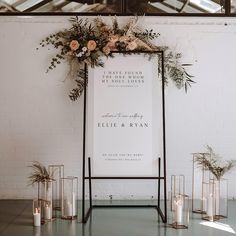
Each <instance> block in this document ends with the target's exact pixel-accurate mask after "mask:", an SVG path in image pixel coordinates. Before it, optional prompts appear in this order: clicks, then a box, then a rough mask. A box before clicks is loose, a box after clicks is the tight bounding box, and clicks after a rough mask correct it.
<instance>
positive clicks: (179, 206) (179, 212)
mask: <svg viewBox="0 0 236 236" xmlns="http://www.w3.org/2000/svg"><path fill="white" fill-rule="evenodd" d="M175 221H176V223H177V224H182V222H183V200H182V199H178V200H177V201H176V202H175Z"/></svg>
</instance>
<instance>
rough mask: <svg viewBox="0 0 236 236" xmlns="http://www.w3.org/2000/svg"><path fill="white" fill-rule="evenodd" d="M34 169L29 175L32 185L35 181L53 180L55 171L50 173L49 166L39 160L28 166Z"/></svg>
mask: <svg viewBox="0 0 236 236" xmlns="http://www.w3.org/2000/svg"><path fill="white" fill-rule="evenodd" d="M28 167H31V168H32V169H33V172H32V173H31V174H30V175H29V177H28V178H29V182H30V185H34V184H35V183H45V182H47V181H51V180H53V173H52V174H49V172H48V170H47V168H46V167H45V166H44V165H43V164H41V163H40V162H38V161H34V162H33V163H32V165H30V166H28Z"/></svg>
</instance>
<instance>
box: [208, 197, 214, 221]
mask: <svg viewBox="0 0 236 236" xmlns="http://www.w3.org/2000/svg"><path fill="white" fill-rule="evenodd" d="M207 216H208V217H210V218H211V219H210V220H213V195H212V194H209V196H208V199H207Z"/></svg>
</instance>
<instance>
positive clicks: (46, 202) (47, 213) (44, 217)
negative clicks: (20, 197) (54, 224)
mask: <svg viewBox="0 0 236 236" xmlns="http://www.w3.org/2000/svg"><path fill="white" fill-rule="evenodd" d="M53 182H54V181H53V180H46V181H43V182H39V183H38V199H39V200H40V201H41V221H42V223H45V222H47V221H51V220H52V219H53V204H52V189H53Z"/></svg>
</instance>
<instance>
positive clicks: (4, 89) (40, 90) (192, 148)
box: [0, 17, 236, 198]
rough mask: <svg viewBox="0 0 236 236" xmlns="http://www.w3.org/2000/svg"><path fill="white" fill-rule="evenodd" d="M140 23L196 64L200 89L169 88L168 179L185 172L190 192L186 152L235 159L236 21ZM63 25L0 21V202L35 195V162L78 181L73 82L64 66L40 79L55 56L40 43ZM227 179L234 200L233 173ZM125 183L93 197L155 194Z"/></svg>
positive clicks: (78, 128)
mask: <svg viewBox="0 0 236 236" xmlns="http://www.w3.org/2000/svg"><path fill="white" fill-rule="evenodd" d="M225 21H227V23H228V26H224V23H225ZM144 23H145V24H147V25H148V27H149V28H154V30H157V31H158V32H160V33H161V37H160V38H159V39H157V44H160V45H164V44H165V45H169V46H170V47H172V48H173V49H175V48H176V49H177V50H179V51H181V52H183V56H184V57H183V62H185V63H193V64H194V66H193V67H191V68H190V73H191V74H193V75H195V78H194V79H195V80H196V81H197V84H195V85H193V87H192V89H191V90H190V91H189V92H188V94H185V93H184V92H183V91H177V90H176V89H175V88H173V86H172V85H170V86H169V87H168V89H167V90H166V92H167V96H166V124H167V158H168V160H167V164H168V169H167V173H168V180H169V179H170V178H169V177H170V175H171V174H179V173H182V174H184V175H185V176H186V187H187V188H186V189H187V192H188V193H189V194H190V193H191V170H192V169H191V164H192V163H191V155H190V153H192V152H196V151H203V150H204V145H206V144H209V145H212V146H213V147H214V148H215V150H216V151H217V152H219V153H221V154H222V155H223V156H224V157H225V158H229V159H231V158H236V150H235V142H236V138H235V133H236V111H235V109H234V107H235V97H236V95H235V87H236V80H235V69H234V67H235V66H234V61H235V60H234V59H235V55H236V47H235V46H234V44H235V42H236V35H235V29H236V19H234V18H233V19H226V18H222V19H219V18H214V19H211V18H173V17H149V18H147V17H146V18H145V19H144ZM67 25H68V22H67V18H66V17H53V18H52V17H34V18H15V17H0V29H1V32H0V163H1V164H0V198H32V197H34V196H36V194H37V192H36V189H32V187H28V186H27V176H28V174H29V172H30V169H29V168H27V165H29V164H30V163H31V161H33V160H37V161H40V162H42V163H44V164H45V165H47V164H61V163H63V164H64V165H65V174H66V175H76V176H81V166H82V162H81V156H82V152H81V150H82V104H83V99H81V100H80V101H78V102H74V103H73V102H71V101H70V100H69V98H68V97H67V94H68V91H70V89H71V88H72V87H73V83H72V81H69V80H67V81H65V82H63V80H64V78H65V76H66V73H67V70H66V68H67V67H66V65H61V66H60V67H58V68H57V69H56V70H54V71H52V72H50V73H49V74H46V73H45V70H46V67H47V65H48V62H49V59H50V53H53V51H47V50H42V49H41V50H39V51H36V50H35V48H36V47H37V46H38V44H39V42H40V40H41V39H42V38H44V37H45V36H46V35H48V34H49V33H51V32H54V31H57V30H58V29H62V28H65V27H66V26H67ZM225 59H226V61H224V60H225ZM228 177H229V178H230V183H229V184H230V189H229V196H230V197H233V196H236V188H235V180H236V171H235V172H233V173H232V174H231V175H229V176H228ZM80 182H81V181H80ZM123 183H124V182H120V181H109V182H106V184H104V182H103V181H99V182H98V184H97V185H96V186H95V189H94V194H95V195H97V196H98V197H104V198H105V197H107V196H108V195H110V194H114V195H116V197H120V196H122V197H131V195H134V197H137V196H143V197H149V196H151V195H154V194H155V193H156V191H155V189H154V188H153V186H154V184H153V183H152V182H144V183H143V182H142V183H137V181H128V182H126V185H125V184H123ZM168 187H169V186H168ZM130 189H133V191H132V192H130Z"/></svg>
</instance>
